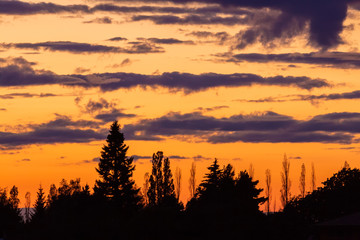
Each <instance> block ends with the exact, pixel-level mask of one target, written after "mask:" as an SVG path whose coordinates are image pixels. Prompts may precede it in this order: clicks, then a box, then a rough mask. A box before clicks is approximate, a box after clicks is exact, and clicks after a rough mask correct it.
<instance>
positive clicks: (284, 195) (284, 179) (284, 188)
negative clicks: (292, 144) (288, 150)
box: [280, 154, 291, 208]
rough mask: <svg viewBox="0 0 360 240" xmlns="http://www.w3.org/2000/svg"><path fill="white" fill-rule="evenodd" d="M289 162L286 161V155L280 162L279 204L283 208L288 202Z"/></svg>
mask: <svg viewBox="0 0 360 240" xmlns="http://www.w3.org/2000/svg"><path fill="white" fill-rule="evenodd" d="M290 188H291V181H290V161H289V160H288V159H287V157H286V154H284V160H283V162H282V172H281V190H280V193H281V204H282V206H283V208H284V207H285V206H286V204H288V202H289V200H290Z"/></svg>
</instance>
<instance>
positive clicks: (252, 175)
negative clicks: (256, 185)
mask: <svg viewBox="0 0 360 240" xmlns="http://www.w3.org/2000/svg"><path fill="white" fill-rule="evenodd" d="M254 174H255V169H254V166H253V165H252V163H250V166H249V177H251V178H252V179H254Z"/></svg>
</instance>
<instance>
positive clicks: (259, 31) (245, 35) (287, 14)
mask: <svg viewBox="0 0 360 240" xmlns="http://www.w3.org/2000/svg"><path fill="white" fill-rule="evenodd" d="M112 2H122V1H112ZM142 2H146V3H149V2H157V3H165V2H173V3H176V4H186V3H189V2H198V3H208V4H210V5H207V6H205V7H202V8H194V7H187V6H185V7H184V6H174V7H169V6H165V7H160V6H134V7H132V6H131V7H130V6H118V5H114V4H98V5H96V6H94V7H89V6H87V5H58V4H54V3H28V2H21V1H9V0H8V1H4V0H3V1H0V14H13V15H29V14H49V13H52V14H57V13H94V12H97V11H102V12H111V13H119V14H122V13H132V14H134V13H145V12H149V13H155V14H163V15H143V14H140V15H138V16H134V17H133V20H134V21H141V20H150V21H153V22H155V23H156V24H225V25H235V24H236V25H237V24H248V27H247V28H246V29H245V30H242V31H240V32H239V33H238V34H237V43H236V44H235V46H234V47H235V48H238V49H241V48H244V47H246V46H247V45H249V44H253V43H257V42H260V43H262V44H264V45H269V44H270V45H271V43H272V42H273V41H275V40H282V41H290V40H291V39H292V38H293V37H295V36H297V35H299V34H303V33H304V32H305V31H307V30H308V31H309V37H308V39H309V43H310V44H312V45H313V46H316V47H319V48H321V49H328V48H331V47H336V46H337V45H339V44H341V43H342V42H343V40H342V39H341V37H340V34H341V32H342V31H343V29H344V25H343V22H344V20H345V18H346V16H347V10H348V5H350V4H351V6H352V7H354V8H357V6H358V3H359V1H358V0H330V1H329V0H317V1H312V0H293V1H289V0H277V1H269V0H258V1H253V0H170V1H168V0H150V1H149V0H147V1H142ZM211 4H215V5H211ZM249 9H251V11H250V10H249ZM255 10H256V11H258V12H260V14H253V11H255ZM175 14H177V15H184V14H186V16H175ZM222 14H231V16H229V17H228V16H220V15H222Z"/></svg>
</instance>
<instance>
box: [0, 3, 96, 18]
mask: <svg viewBox="0 0 360 240" xmlns="http://www.w3.org/2000/svg"><path fill="white" fill-rule="evenodd" d="M78 12H84V13H88V12H90V9H89V7H88V6H86V5H58V4H54V3H44V2H41V3H29V2H22V1H16V0H11V1H10V0H3V1H0V14H6V15H31V14H55V13H78Z"/></svg>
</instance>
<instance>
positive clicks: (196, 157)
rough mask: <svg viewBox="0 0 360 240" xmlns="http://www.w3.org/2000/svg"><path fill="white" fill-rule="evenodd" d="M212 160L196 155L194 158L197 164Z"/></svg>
mask: <svg viewBox="0 0 360 240" xmlns="http://www.w3.org/2000/svg"><path fill="white" fill-rule="evenodd" d="M211 159H212V158H208V157H204V156H202V155H196V156H194V157H193V160H194V161H196V162H198V161H199V162H200V161H204V160H211Z"/></svg>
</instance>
